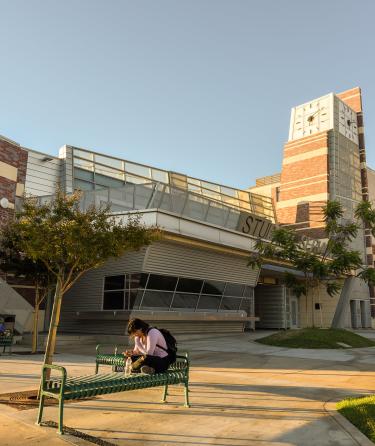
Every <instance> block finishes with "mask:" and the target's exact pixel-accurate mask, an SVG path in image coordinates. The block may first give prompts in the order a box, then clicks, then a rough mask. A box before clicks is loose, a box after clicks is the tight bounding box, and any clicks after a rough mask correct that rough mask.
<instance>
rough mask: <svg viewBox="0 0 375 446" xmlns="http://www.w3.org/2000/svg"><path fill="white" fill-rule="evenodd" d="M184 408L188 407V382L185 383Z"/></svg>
mask: <svg viewBox="0 0 375 446" xmlns="http://www.w3.org/2000/svg"><path fill="white" fill-rule="evenodd" d="M184 405H185V407H190V404H189V381H185V404H184Z"/></svg>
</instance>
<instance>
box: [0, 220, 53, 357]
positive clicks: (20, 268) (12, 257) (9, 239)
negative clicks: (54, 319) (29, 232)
mask: <svg viewBox="0 0 375 446" xmlns="http://www.w3.org/2000/svg"><path fill="white" fill-rule="evenodd" d="M19 240H20V237H19V234H18V232H17V231H16V228H15V226H14V225H12V224H11V223H9V222H8V224H7V225H5V226H4V227H3V228H2V231H1V237H0V270H1V271H3V272H4V273H6V274H12V275H14V276H15V277H17V278H21V277H22V278H24V279H26V281H27V282H31V283H32V284H33V285H34V287H35V297H34V314H33V328H32V345H31V353H36V351H37V349H38V337H39V328H38V326H39V311H40V306H41V304H42V303H43V301H44V300H45V298H46V296H47V294H48V291H49V290H50V289H51V288H52V287H53V276H52V274H51V273H50V272H49V271H48V269H47V268H46V267H45V265H44V264H43V263H42V262H40V261H34V260H32V259H30V258H28V257H25V255H24V254H23V253H22V252H21V250H20V248H19V246H18V241H19Z"/></svg>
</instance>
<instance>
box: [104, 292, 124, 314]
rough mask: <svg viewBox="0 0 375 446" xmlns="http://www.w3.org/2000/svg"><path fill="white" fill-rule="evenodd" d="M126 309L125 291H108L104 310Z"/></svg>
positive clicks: (105, 296)
mask: <svg viewBox="0 0 375 446" xmlns="http://www.w3.org/2000/svg"><path fill="white" fill-rule="evenodd" d="M123 308H124V291H106V292H105V293H104V299H103V310H122V309H123Z"/></svg>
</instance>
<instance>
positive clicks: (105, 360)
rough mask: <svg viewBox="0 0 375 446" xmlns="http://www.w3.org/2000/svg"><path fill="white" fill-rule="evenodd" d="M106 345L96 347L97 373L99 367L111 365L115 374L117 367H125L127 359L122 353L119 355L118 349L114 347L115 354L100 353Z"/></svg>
mask: <svg viewBox="0 0 375 446" xmlns="http://www.w3.org/2000/svg"><path fill="white" fill-rule="evenodd" d="M103 345H104V344H98V345H97V346H96V358H95V373H98V371H99V365H101V364H102V365H111V366H112V371H113V372H115V371H116V369H117V367H123V368H124V367H125V359H124V358H125V357H124V355H123V354H122V353H117V351H118V347H117V345H115V346H114V353H102V352H101V351H100V349H101V347H102V346H103Z"/></svg>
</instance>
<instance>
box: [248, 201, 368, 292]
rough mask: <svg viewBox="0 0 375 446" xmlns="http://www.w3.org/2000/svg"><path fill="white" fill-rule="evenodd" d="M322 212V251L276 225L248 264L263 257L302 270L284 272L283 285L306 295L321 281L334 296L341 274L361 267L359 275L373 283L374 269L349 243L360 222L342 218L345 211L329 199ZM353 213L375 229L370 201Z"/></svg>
mask: <svg viewBox="0 0 375 446" xmlns="http://www.w3.org/2000/svg"><path fill="white" fill-rule="evenodd" d="M323 214H324V221H325V232H326V237H327V244H326V247H325V250H324V252H321V253H319V252H314V251H313V250H308V249H306V247H305V246H304V245H303V244H302V243H301V239H300V237H299V236H298V234H297V233H296V232H295V231H294V230H292V229H289V228H286V227H279V228H276V229H275V230H274V231H273V233H272V235H271V240H270V241H269V242H267V241H261V240H260V241H258V243H257V244H256V250H257V252H256V253H254V254H252V256H251V257H250V260H249V265H251V266H252V267H253V268H255V267H261V266H262V264H263V263H264V262H265V261H272V260H273V261H280V260H282V261H284V262H286V263H287V264H289V266H290V267H292V268H294V269H296V270H297V271H300V272H302V273H303V275H304V277H303V279H302V280H301V279H299V278H297V277H296V276H294V275H293V274H290V273H285V274H284V283H285V285H286V286H287V287H288V288H289V289H291V290H292V291H293V293H294V294H295V295H297V296H301V295H305V296H307V294H308V293H309V291H310V290H312V289H314V288H318V287H319V286H320V285H324V286H325V288H326V291H327V293H328V294H329V295H330V296H333V295H335V294H337V293H338V292H339V291H340V289H341V286H342V283H343V281H342V278H344V277H345V276H347V275H354V274H355V272H356V271H358V270H361V272H360V273H359V274H358V275H359V277H361V278H362V279H363V280H365V281H366V282H367V283H368V284H374V283H375V272H374V269H373V268H365V267H364V266H363V265H362V262H363V260H362V258H361V253H360V252H358V251H355V250H352V249H350V247H349V243H350V242H351V241H352V240H353V239H355V238H356V237H357V234H358V231H359V229H360V228H361V226H360V224H359V223H360V222H345V221H344V222H342V219H343V216H344V211H343V208H342V205H341V203H340V202H338V201H329V202H328V203H327V205H326V206H324V207H323ZM355 215H356V217H357V218H360V219H362V220H363V222H364V223H365V224H366V225H367V227H370V228H371V230H372V231H373V232H375V231H374V226H375V211H374V210H373V209H372V206H371V204H370V203H369V202H363V203H360V204H359V205H358V207H357V210H356V213H355Z"/></svg>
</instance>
